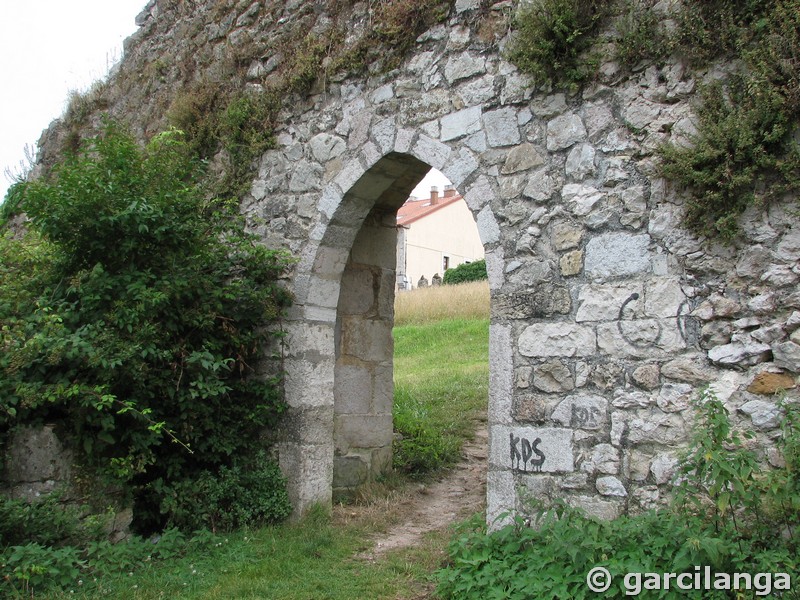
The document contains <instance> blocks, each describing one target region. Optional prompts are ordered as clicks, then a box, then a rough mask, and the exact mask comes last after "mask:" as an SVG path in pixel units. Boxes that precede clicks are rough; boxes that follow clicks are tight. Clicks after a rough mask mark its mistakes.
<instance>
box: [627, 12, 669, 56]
mask: <svg viewBox="0 0 800 600" xmlns="http://www.w3.org/2000/svg"><path fill="white" fill-rule="evenodd" d="M654 3H655V0H624V2H623V3H622V11H621V14H620V16H619V18H618V19H617V22H616V28H617V31H618V33H619V37H618V39H617V54H616V57H617V60H619V61H620V62H621V63H622V64H623V65H626V66H628V67H630V68H633V67H635V66H636V65H637V64H638V63H640V62H641V61H650V60H657V59H660V58H662V57H663V56H665V55H666V54H667V52H668V42H667V40H666V39H665V38H666V36H665V35H664V34H663V32H662V31H661V25H660V22H659V17H658V15H657V14H656V13H655V12H654V11H653V9H652V7H653V4H654Z"/></svg>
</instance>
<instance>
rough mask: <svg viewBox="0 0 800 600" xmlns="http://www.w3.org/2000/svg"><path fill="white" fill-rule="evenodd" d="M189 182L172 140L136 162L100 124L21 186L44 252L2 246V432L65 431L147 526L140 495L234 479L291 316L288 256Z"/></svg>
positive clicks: (275, 394) (133, 147)
mask: <svg viewBox="0 0 800 600" xmlns="http://www.w3.org/2000/svg"><path fill="white" fill-rule="evenodd" d="M200 174H201V173H200V170H199V165H198V163H197V162H196V161H195V160H193V159H192V157H191V152H190V149H189V147H188V146H187V145H186V144H185V143H184V142H183V141H182V140H181V139H180V135H179V134H178V133H177V132H167V133H164V134H161V135H159V136H156V137H155V138H154V139H153V140H152V141H151V142H150V144H149V145H148V146H147V147H146V148H144V149H142V148H140V147H139V146H138V145H137V144H136V143H135V142H134V140H133V139H132V138H131V137H130V136H129V135H128V134H127V133H125V132H124V131H123V130H122V129H121V128H120V127H119V126H117V125H114V124H111V123H110V124H108V125H107V127H106V130H105V131H104V133H103V135H101V136H99V137H98V138H96V139H94V140H92V141H91V142H89V143H88V144H87V145H86V146H85V147H84V148H83V150H82V151H81V152H80V153H78V154H76V155H74V156H71V157H69V158H68V159H67V160H66V161H65V162H64V163H63V164H62V165H61V166H60V167H58V168H57V169H56V170H55V172H54V173H53V175H52V176H51V177H50V178H49V179H48V180H45V181H40V182H34V183H30V184H24V187H23V189H22V194H23V200H22V203H21V207H22V208H23V209H24V210H25V211H26V212H27V214H28V216H29V217H30V218H31V222H30V228H31V229H32V230H33V231H34V232H35V235H40V236H42V238H44V240H45V241H46V244H45V245H44V246H42V248H41V249H40V248H39V247H37V246H36V245H35V238H25V239H23V240H18V239H15V238H10V237H5V238H4V240H3V243H2V244H1V245H0V250H2V252H3V256H2V263H1V264H2V265H3V267H2V269H0V274H2V275H3V279H2V281H0V283H1V284H2V286H1V287H0V311H2V313H0V321H2V322H3V323H4V327H3V329H2V330H1V331H0V347H2V348H3V352H2V354H1V355H0V367H2V370H3V377H2V378H0V381H2V383H0V386H1V388H0V389H2V392H3V395H2V397H1V398H0V407H1V408H2V410H0V427H2V428H3V429H8V428H10V427H13V426H15V425H17V424H36V423H42V422H46V421H51V420H52V421H61V422H63V423H64V426H65V427H66V428H67V429H68V430H69V432H70V433H71V434H72V435H73V436H74V438H75V439H76V440H77V449H78V450H79V451H81V452H82V460H83V462H84V463H86V465H87V466H88V467H91V468H94V469H95V470H96V471H97V472H99V473H102V474H104V475H105V476H107V477H110V478H112V479H114V480H115V481H117V482H121V483H123V484H124V485H126V486H127V487H128V489H129V490H131V491H132V493H133V494H134V495H135V496H139V498H142V497H144V495H145V491H146V490H147V492H146V493H147V496H148V497H149V498H150V499H151V501H152V502H151V503H149V504H148V503H142V502H139V503H138V504H137V509H138V510H137V519H138V521H137V522H138V524H139V526H140V527H145V528H146V527H154V528H155V527H158V526H160V524H161V518H162V517H161V515H160V511H159V509H158V507H159V505H160V501H159V500H158V499H155V498H153V497H152V490H150V489H149V486H150V484H151V483H152V482H154V481H157V480H159V479H162V478H163V479H166V480H172V479H175V480H181V479H187V478H191V476H192V474H194V473H200V472H203V471H217V470H219V469H220V468H221V467H223V466H224V467H229V466H231V464H232V461H233V459H234V457H236V456H237V455H240V454H247V453H249V452H252V449H253V448H254V447H257V446H258V443H259V436H260V435H261V433H262V431H263V430H264V428H265V427H270V426H271V425H273V424H274V423H275V422H276V419H277V418H278V415H279V413H280V412H281V410H282V407H283V405H282V401H281V399H280V394H279V389H278V386H277V380H276V379H274V378H258V377H255V376H254V375H255V371H254V366H255V365H258V364H259V361H262V360H263V358H264V356H263V355H264V348H265V344H266V343H267V342H268V338H267V334H266V329H265V325H267V324H269V323H270V322H271V321H274V320H276V319H277V318H278V317H279V316H280V313H281V310H282V308H283V307H284V306H286V305H287V304H288V297H287V295H286V293H285V292H284V291H283V290H282V288H281V287H280V286H279V285H278V284H277V279H278V278H279V277H280V276H281V274H282V272H283V270H284V269H285V267H286V265H287V258H286V257H285V256H284V255H283V254H280V253H276V252H272V251H270V250H268V249H266V248H264V247H262V246H260V245H259V244H257V243H256V240H255V239H254V238H253V237H251V236H248V235H247V234H245V233H243V228H242V223H241V219H240V217H238V213H237V207H236V205H235V204H231V203H224V202H219V201H213V202H212V201H207V200H205V199H204V190H203V188H202V186H201V185H200V184H199V183H198V181H199V176H200ZM29 264H33V265H34V266H35V267H36V268H35V269H34V270H33V271H32V272H31V273H30V274H26V273H25V268H26V266H27V265H29ZM14 277H19V278H20V281H14ZM20 290H21V291H22V292H23V293H22V294H20V295H19V296H18V295H17V294H18V293H19V291H20ZM167 441H169V442H170V443H165V442H167Z"/></svg>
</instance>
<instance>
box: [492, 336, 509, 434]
mask: <svg viewBox="0 0 800 600" xmlns="http://www.w3.org/2000/svg"><path fill="white" fill-rule="evenodd" d="M513 356H514V354H513V344H512V342H511V327H510V326H508V325H501V324H499V323H495V322H493V323H492V324H491V326H490V327H489V423H490V424H496V423H498V424H499V423H502V424H509V423H510V422H511V407H512V400H511V399H512V394H513V392H514V359H513Z"/></svg>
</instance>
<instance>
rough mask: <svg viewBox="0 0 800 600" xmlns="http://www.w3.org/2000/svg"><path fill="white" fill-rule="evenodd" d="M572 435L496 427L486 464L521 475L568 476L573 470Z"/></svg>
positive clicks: (554, 430)
mask: <svg viewBox="0 0 800 600" xmlns="http://www.w3.org/2000/svg"><path fill="white" fill-rule="evenodd" d="M574 461H575V459H574V455H573V450H572V431H570V430H569V429H557V428H554V427H496V428H495V432H494V434H493V435H492V436H491V439H490V448H489V464H491V465H496V466H497V467H499V468H501V469H504V470H506V469H510V470H513V471H521V472H541V473H559V472H561V473H570V472H572V471H574V470H575V463H574Z"/></svg>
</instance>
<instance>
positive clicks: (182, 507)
mask: <svg viewBox="0 0 800 600" xmlns="http://www.w3.org/2000/svg"><path fill="white" fill-rule="evenodd" d="M240 462H241V463H242V464H238V463H237V464H234V465H233V466H232V467H225V466H222V467H220V469H219V470H218V471H216V472H212V471H202V472H201V473H198V474H194V475H193V477H192V478H191V479H188V480H184V481H179V482H163V481H158V482H154V483H153V485H152V487H154V488H160V490H159V496H160V497H161V498H163V499H162V501H161V511H162V512H163V513H164V514H166V515H169V516H170V524H171V525H172V526H175V527H178V528H180V529H183V530H187V531H194V530H198V529H209V530H211V531H213V532H217V531H233V530H234V529H237V528H239V527H245V526H248V527H252V526H257V525H262V524H264V523H274V522H275V521H280V520H282V519H284V518H286V517H288V516H289V514H290V513H291V508H292V507H291V504H290V503H289V496H288V494H287V493H286V486H285V480H284V477H283V475H282V474H281V472H280V470H279V469H278V466H277V465H276V464H275V463H274V462H272V461H269V460H268V459H267V458H266V456H265V454H264V453H263V452H261V453H259V454H258V456H256V458H255V460H252V461H249V462H245V461H240Z"/></svg>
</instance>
